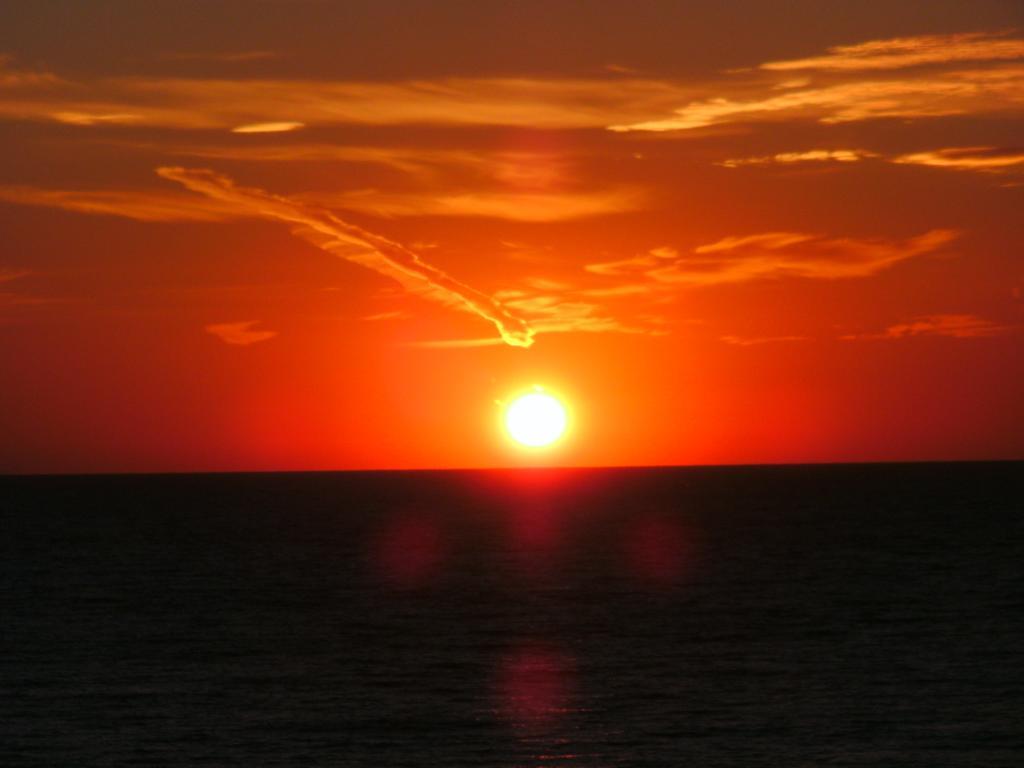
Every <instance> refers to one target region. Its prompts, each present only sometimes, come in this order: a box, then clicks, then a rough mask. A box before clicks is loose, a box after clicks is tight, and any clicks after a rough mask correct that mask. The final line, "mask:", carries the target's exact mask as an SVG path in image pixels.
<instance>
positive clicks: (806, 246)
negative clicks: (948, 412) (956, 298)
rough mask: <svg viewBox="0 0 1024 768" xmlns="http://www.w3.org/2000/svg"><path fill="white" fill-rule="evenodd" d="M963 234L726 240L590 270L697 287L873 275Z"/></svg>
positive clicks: (771, 234)
mask: <svg viewBox="0 0 1024 768" xmlns="http://www.w3.org/2000/svg"><path fill="white" fill-rule="evenodd" d="M957 235H958V233H957V232H955V231H953V230H945V229H936V230H931V231H929V232H926V233H924V234H922V235H918V236H917V237H912V238H908V239H905V240H893V239H883V238H874V239H856V238H829V237H823V236H821V235H811V234H804V233H800V232H766V233H762V234H756V235H742V236H732V237H725V238H722V239H721V240H718V241H716V242H714V243H709V244H707V245H702V246H699V247H697V248H695V249H694V250H693V251H692V252H691V253H688V254H679V253H677V252H675V250H674V249H671V248H659V249H655V250H653V251H650V252H648V253H645V254H641V255H639V256H636V257H633V258H631V259H624V260H621V261H612V262H603V263H598V264H590V265H588V266H587V267H586V269H587V271H589V272H592V273H594V274H598V275H607V276H623V275H629V276H637V275H642V276H645V277H647V278H649V279H651V280H654V281H657V282H660V283H666V284H676V285H697V286H699V285H717V284H722V283H739V282H746V281H750V280H764V279H780V278H806V279H826V280H835V279H841V278H856V277H868V276H870V275H874V274H877V273H878V272H881V271H882V270H884V269H888V268H889V267H892V266H894V265H896V264H898V263H900V262H903V261H906V260H908V259H912V258H915V257H917V256H922V255H925V254H930V253H934V252H936V251H938V250H939V249H941V248H943V247H944V246H946V245H948V244H949V243H950V242H952V241H953V240H954V239H956V237H957Z"/></svg>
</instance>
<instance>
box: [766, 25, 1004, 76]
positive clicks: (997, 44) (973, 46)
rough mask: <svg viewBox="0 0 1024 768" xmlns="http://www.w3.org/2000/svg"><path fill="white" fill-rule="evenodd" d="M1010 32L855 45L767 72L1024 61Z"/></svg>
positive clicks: (773, 66) (780, 63) (773, 63)
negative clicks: (1021, 59) (963, 62)
mask: <svg viewBox="0 0 1024 768" xmlns="http://www.w3.org/2000/svg"><path fill="white" fill-rule="evenodd" d="M1007 34H1008V33H1006V32H995V33H993V32H964V33H960V34H952V35H918V36H916V37H897V38H892V39H890V40H872V41H869V42H866V43H857V44H855V45H837V46H835V47H833V48H829V49H828V53H827V54H826V55H825V56H813V57H810V58H806V59H790V60H788V61H770V62H767V63H765V64H762V65H761V69H767V70H782V71H786V70H794V69H816V70H840V71H850V70H865V69H904V68H907V67H916V66H921V65H923V64H948V63H950V62H960V61H995V60H1003V59H1020V58H1024V40H1018V39H1014V38H1008V37H1007Z"/></svg>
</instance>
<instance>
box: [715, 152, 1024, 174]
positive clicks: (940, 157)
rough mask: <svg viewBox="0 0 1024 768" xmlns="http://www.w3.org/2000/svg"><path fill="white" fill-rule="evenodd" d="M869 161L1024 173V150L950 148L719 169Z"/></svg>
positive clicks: (764, 159) (739, 162)
mask: <svg viewBox="0 0 1024 768" xmlns="http://www.w3.org/2000/svg"><path fill="white" fill-rule="evenodd" d="M867 159H876V160H879V161H884V162H887V163H896V164H898V165H925V166H930V167H933V168H945V169H947V170H953V171H974V172H978V173H1010V172H1015V171H1018V170H1024V149H1019V148H1012V147H946V148H942V149H930V150H925V151H922V152H912V153H909V154H904V155H893V156H888V157H887V156H884V155H881V154H879V153H877V152H871V151H869V150H866V149H811V150H805V151H798V152H780V153H777V154H774V155H761V156H755V157H739V158H730V159H728V160H723V161H721V162H719V163H717V165H721V166H724V167H726V168H739V167H742V166H748V165H756V166H764V165H790V164H794V163H810V162H835V163H853V162H857V161H860V160H867Z"/></svg>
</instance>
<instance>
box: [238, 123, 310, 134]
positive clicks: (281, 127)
mask: <svg viewBox="0 0 1024 768" xmlns="http://www.w3.org/2000/svg"><path fill="white" fill-rule="evenodd" d="M304 126H305V123H299V122H296V121H295V120H285V121H279V122H275V123H247V124H245V125H236V126H235V127H234V128H232V129H231V132H232V133H287V132H289V131H297V130H298V129H299V128H302V127H304Z"/></svg>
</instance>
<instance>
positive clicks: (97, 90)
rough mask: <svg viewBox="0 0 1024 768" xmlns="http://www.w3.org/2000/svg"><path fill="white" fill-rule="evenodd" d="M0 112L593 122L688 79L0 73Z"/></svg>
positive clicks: (177, 118) (656, 108) (75, 117)
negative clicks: (9, 89) (2, 93)
mask: <svg viewBox="0 0 1024 768" xmlns="http://www.w3.org/2000/svg"><path fill="white" fill-rule="evenodd" d="M2 78H3V79H0V85H4V84H9V85H12V86H14V85H17V86H19V88H18V90H17V92H16V93H11V94H9V95H8V97H7V98H5V99H3V100H0V117H6V118H8V119H16V120H43V121H51V120H57V121H60V122H68V123H73V124H78V125H98V124H103V123H113V124H119V123H124V124H133V125H147V126H155V127H165V128H178V129H216V128H221V129H231V128H235V127H237V126H242V125H252V124H260V123H285V122H288V123H290V122H296V123H303V124H305V125H317V126H324V125H343V124H366V125H402V124H420V125H495V126H499V125H500V126H521V127H528V128H597V127H604V126H605V125H608V124H609V123H614V122H630V121H636V120H642V119H644V118H646V117H649V116H650V115H656V114H660V113H663V112H664V111H665V110H667V109H669V108H670V107H671V105H672V104H677V103H679V101H680V100H681V99H682V98H684V97H685V96H686V94H688V93H692V88H691V87H687V86H684V85H681V84H677V83H673V82H667V81H662V80H655V79H643V78H632V77H631V78H622V77H613V76H612V75H610V74H609V75H606V76H603V77H594V78H590V79H583V78H577V79H571V78H528V77H524V78H441V79H435V80H407V81H394V82H367V81H346V80H269V79H255V78H247V79H241V78H239V79H230V78H203V79H189V78H168V77H115V78H99V79H93V80H80V81H68V80H63V79H61V78H57V77H55V76H49V75H42V74H39V73H31V72H16V73H15V72H7V71H4V72H3V73H2Z"/></svg>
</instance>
